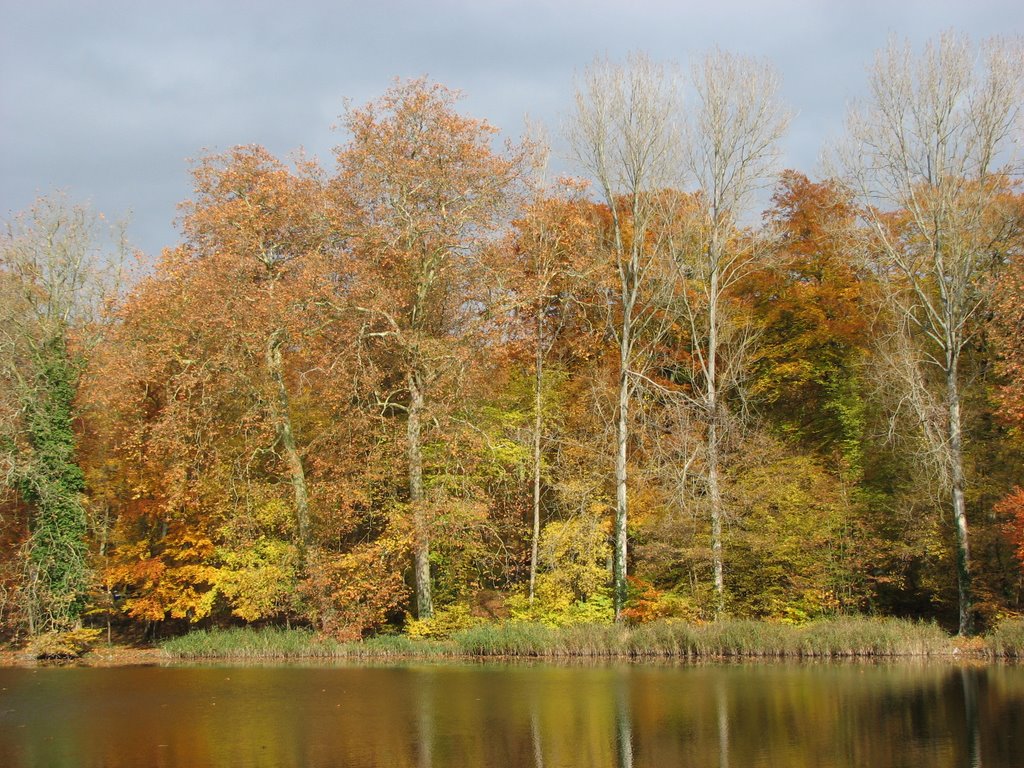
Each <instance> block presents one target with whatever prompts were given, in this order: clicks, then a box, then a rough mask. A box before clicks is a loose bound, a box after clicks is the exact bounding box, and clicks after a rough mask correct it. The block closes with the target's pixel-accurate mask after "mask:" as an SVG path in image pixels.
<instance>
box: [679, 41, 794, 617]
mask: <svg viewBox="0 0 1024 768" xmlns="http://www.w3.org/2000/svg"><path fill="white" fill-rule="evenodd" d="M692 80H693V86H694V90H695V92H696V96H697V104H696V105H695V107H694V109H693V111H692V115H691V119H690V122H689V125H688V128H689V130H688V141H687V153H686V168H687V170H688V172H689V175H690V176H691V177H692V178H693V179H694V180H695V181H696V184H697V189H698V193H697V198H696V204H697V209H698V210H697V213H696V216H695V219H696V220H695V222H694V226H691V227H690V228H689V229H688V231H689V233H690V236H689V237H685V238H682V242H681V243H679V244H677V245H676V246H675V247H674V248H673V251H674V254H673V255H674V260H675V263H676V266H677V269H678V271H679V275H680V280H681V281H682V282H683V283H684V285H685V287H684V288H683V289H682V290H680V291H679V292H678V296H679V299H680V300H679V306H680V308H681V311H680V312H679V315H680V322H681V324H682V325H683V326H684V327H685V328H686V337H687V339H686V346H687V348H688V352H689V357H690V360H691V361H692V369H693V370H692V371H691V373H690V375H689V376H688V377H687V378H688V379H689V381H690V382H691V390H692V398H693V400H694V401H695V402H696V404H697V406H698V409H699V412H700V414H699V420H700V422H702V423H703V425H704V435H705V436H704V451H703V459H704V460H703V479H704V482H705V485H706V497H707V501H708V508H709V512H710V517H711V559H712V569H713V572H714V588H715V595H716V603H717V607H716V613H717V612H721V611H722V609H723V608H724V604H725V576H724V565H723V558H722V523H723V520H724V517H725V509H724V507H723V502H722V490H721V484H722V480H721V473H722V467H721V454H722V441H723V438H724V430H725V429H726V426H727V425H726V414H725V410H724V409H725V407H726V405H725V398H724V397H723V395H724V394H725V392H724V389H725V388H726V387H727V386H728V385H729V382H728V381H727V380H726V379H727V378H733V379H735V378H736V377H737V375H738V374H737V372H735V371H733V372H732V374H731V376H729V377H727V376H725V375H723V374H724V373H725V371H726V370H727V367H728V366H727V363H728V361H727V360H726V359H725V358H724V356H723V352H724V351H725V349H724V345H723V342H724V341H725V335H726V332H727V330H730V329H729V324H730V318H729V317H728V306H727V304H728V300H729V298H728V297H729V294H730V292H731V291H733V289H734V288H735V286H736V284H737V282H738V281H739V280H740V279H741V278H743V277H744V276H745V275H746V274H747V273H749V271H750V269H751V267H752V265H753V264H755V255H756V253H757V248H758V246H759V244H760V238H759V237H757V236H751V235H750V234H749V233H747V232H744V231H743V224H744V217H745V216H747V215H748V214H749V206H750V205H751V203H752V202H753V195H754V193H755V192H757V190H759V189H761V188H763V187H765V186H766V185H768V184H769V183H770V174H771V173H772V170H773V168H772V164H773V162H774V160H775V157H776V154H777V151H778V142H779V139H780V138H781V137H782V134H783V131H784V130H785V127H786V124H787V122H788V117H787V115H786V113H785V111H784V110H783V109H782V107H781V106H780V105H779V102H778V97H777V93H778V87H779V86H778V77H777V75H776V74H775V72H774V71H773V70H772V69H771V68H770V67H769V66H768V65H767V64H765V63H763V62H758V61H755V60H752V59H747V58H744V57H741V56H735V55H732V54H729V53H725V52H723V51H714V52H712V53H710V54H708V55H706V56H705V57H704V58H703V59H701V60H699V61H698V62H697V63H695V65H694V66H693V69H692ZM731 330H735V329H731ZM742 335H743V334H742V333H739V334H733V336H734V337H736V338H740V337H742ZM733 353H734V356H735V358H736V359H739V356H740V352H739V350H738V349H734V350H733ZM734 362H735V360H734Z"/></svg>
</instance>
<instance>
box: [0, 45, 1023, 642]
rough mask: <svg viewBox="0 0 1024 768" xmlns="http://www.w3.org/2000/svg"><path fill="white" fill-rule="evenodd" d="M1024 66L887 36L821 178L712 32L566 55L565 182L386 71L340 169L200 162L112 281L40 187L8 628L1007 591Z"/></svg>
mask: <svg viewBox="0 0 1024 768" xmlns="http://www.w3.org/2000/svg"><path fill="white" fill-rule="evenodd" d="M1022 61H1024V59H1022V57H1021V48H1020V46H1019V44H1018V42H1016V41H1013V42H1005V41H992V42H989V43H986V44H984V45H982V46H980V47H975V46H972V45H971V44H970V42H969V41H967V40H964V39H962V38H960V37H958V36H956V35H953V34H949V35H946V36H944V37H942V38H941V39H940V40H937V41H935V42H933V43H932V44H930V45H928V46H927V47H926V48H925V49H924V50H923V52H921V53H919V54H915V53H914V52H912V51H910V50H909V49H907V48H906V47H903V46H900V45H897V44H893V45H892V46H890V48H889V49H887V50H885V51H883V52H881V53H880V54H879V56H878V58H877V60H876V63H875V65H874V68H873V69H872V71H871V75H870V88H869V95H868V97H867V98H866V100H865V101H864V102H863V103H861V104H858V105H855V106H854V107H853V108H852V109H851V113H850V116H849V119H848V131H847V137H846V140H845V142H844V143H843V144H842V145H841V146H839V147H838V148H837V149H836V150H835V151H834V152H833V153H832V154H833V157H834V163H833V171H832V172H831V173H830V176H829V177H828V178H825V179H823V180H820V181H814V180H811V179H809V178H807V177H806V176H805V175H803V174H801V173H798V172H795V171H786V172H783V173H781V174H779V173H778V171H777V166H776V163H777V145H778V141H779V139H780V138H781V137H782V136H783V134H784V131H785V128H786V123H787V119H788V118H787V113H786V111H785V110H784V109H783V108H782V106H781V105H780V103H779V102H778V100H777V90H778V84H777V78H776V77H775V75H774V73H773V71H772V70H771V68H770V67H769V66H768V65H766V64H764V63H762V62H757V61H753V60H749V59H746V58H743V57H739V56H733V55H730V54H728V53H724V52H720V51H718V52H714V53H712V54H710V55H708V56H706V57H705V58H703V59H700V60H698V61H695V62H694V63H693V65H692V67H691V68H690V70H689V72H688V73H687V74H686V75H684V73H682V72H680V71H679V70H677V69H674V68H672V67H669V66H663V65H660V64H657V63H655V62H652V61H650V60H648V59H647V58H646V57H644V56H642V55H636V56H633V57H631V58H630V59H629V60H628V61H627V62H625V63H624V64H613V63H610V62H598V63H596V64H594V65H593V66H592V67H591V68H590V69H589V70H587V72H586V73H585V74H584V75H583V76H582V77H581V78H580V79H579V82H578V85H577V92H576V94H575V109H574V113H573V118H572V120H571V128H570V130H569V140H570V144H571V146H572V148H573V151H574V154H575V159H576V161H577V169H578V173H579V175H580V179H559V180H557V181H553V180H550V179H547V178H546V176H545V173H544V168H545V165H546V157H545V150H544V148H543V147H542V146H540V145H539V144H538V143H537V142H533V141H526V142H523V143H520V144H515V143H505V144H504V145H502V146H501V147H500V148H499V138H500V137H498V136H497V132H496V131H495V130H494V129H493V128H492V127H491V126H489V125H488V124H487V123H486V122H483V121H479V120H475V119H471V118H468V117H465V116H463V115H461V114H460V113H459V112H458V110H457V104H456V102H457V97H456V94H454V93H453V92H452V91H450V90H448V89H447V88H445V87H443V86H441V85H435V84H431V83H429V82H427V81H424V80H414V81H406V82H398V83H397V84H396V85H394V86H393V87H392V88H391V89H390V90H388V91H387V92H386V93H385V94H384V96H382V97H381V98H380V99H379V100H377V101H374V102H372V103H370V104H368V105H366V106H364V107H360V108H353V109H350V110H349V111H348V112H347V113H346V115H345V116H344V131H345V136H346V138H345V140H344V142H343V143H342V144H341V145H340V146H338V147H337V148H336V150H335V153H334V158H333V160H334V162H333V166H332V167H331V168H330V169H327V168H324V167H322V166H321V165H320V164H318V163H317V162H314V161H312V160H309V159H308V158H305V157H302V156H299V157H296V158H292V159H290V160H289V161H283V160H281V159H279V158H276V157H274V156H272V155H271V154H270V153H268V152H267V151H266V150H264V149H262V148H260V147H254V146H247V147H237V148H235V149H234V150H231V151H229V152H226V153H223V154H217V155H211V156H208V157H205V158H203V159H202V160H200V161H199V162H198V163H196V165H195V166H194V168H193V178H194V183H195V190H194V195H193V197H192V199H191V200H189V201H188V202H186V203H185V204H184V205H183V207H182V219H181V232H182V242H181V244H180V245H179V246H177V247H176V248H174V249H170V250H167V251H165V252H164V253H163V254H162V256H161V257H160V258H159V260H158V261H157V262H156V264H155V266H153V267H152V268H151V269H149V270H146V271H145V273H144V275H143V276H142V277H140V278H138V279H136V280H134V281H133V282H130V283H128V282H126V281H125V280H123V279H121V276H120V272H119V264H120V262H119V261H118V260H117V259H116V258H115V257H114V256H112V253H115V252H117V251H118V247H117V246H118V242H117V241H116V238H115V241H113V246H114V247H111V245H110V244H111V241H110V240H109V239H104V238H105V233H104V230H103V224H102V222H101V221H100V220H99V219H97V218H94V217H90V215H89V213H88V212H87V211H85V210H83V209H81V208H78V207H74V206H71V205H69V204H67V203H65V202H63V201H62V200H60V199H58V198H49V199H45V200H41V201H40V202H39V203H38V204H37V205H36V206H34V207H33V208H32V209H30V210H28V211H26V212H24V213H23V214H21V215H20V216H18V217H16V218H14V219H13V220H12V221H11V222H10V223H9V225H8V227H7V230H6V232H5V234H4V235H3V239H2V241H0V307H2V309H0V313H2V316H0V382H2V389H0V462H2V463H0V479H2V481H3V485H2V496H0V516H2V531H0V623H2V626H3V628H4V630H5V631H6V632H7V633H8V635H9V636H17V635H19V634H23V633H26V632H27V633H38V632H42V631H49V630H60V629H64V628H69V627H73V626H76V625H78V624H80V623H82V622H83V621H84V622H86V623H89V624H92V625H94V626H97V625H101V624H103V623H112V624H114V625H116V626H119V627H121V628H123V629H132V628H135V629H137V630H142V629H144V628H145V629H150V630H153V629H157V628H160V627H164V628H165V629H164V630H163V631H165V632H166V631H177V630H180V629H183V628H185V627H187V626H189V625H193V624H200V625H203V626H209V625H226V624H233V623H254V624H268V623H273V624H282V625H283V624H285V623H289V624H299V625H305V626H312V627H314V628H316V629H317V630H320V631H323V632H325V633H328V634H331V635H334V636H337V637H340V638H352V637H359V636H363V635H366V634H369V633H374V632H380V631H390V630H391V629H393V628H396V627H404V629H405V630H406V631H407V632H409V633H410V634H412V635H414V636H415V635H430V634H444V633H447V632H451V631H454V630H456V629H458V628H460V627H463V626H466V625H468V624H470V623H472V622H473V620H474V617H479V616H487V617H491V618H495V619H505V618H512V619H524V620H533V621H541V622H545V623H549V624H572V623H581V622H588V621H611V620H613V619H616V620H625V621H631V622H644V621H647V620H651V619H655V618H666V617H677V618H681V619H688V620H698V621H699V620H710V619H713V618H716V617H718V616H722V615H732V616H741V617H764V618H770V619H775V620H783V621H790V622H802V621H805V620H808V619H812V618H816V617H822V616H830V615H836V614H848V613H862V612H863V613H873V614H882V615H895V616H910V617H927V618H935V619H938V620H939V621H940V622H942V623H943V624H944V625H946V626H948V627H949V628H951V629H954V628H955V629H958V630H959V632H960V633H962V634H970V633H972V632H973V631H974V630H975V622H976V620H980V621H981V623H982V624H983V625H985V626H992V625H993V624H995V623H997V622H998V621H999V620H1001V619H1002V618H1004V617H1007V616H1012V615H1015V614H1019V613H1020V612H1021V611H1022V608H1024V602H1022V586H1024V571H1022V563H1024V492H1022V491H1021V490H1020V488H1019V487H1017V484H1020V483H1021V482H1022V480H1021V475H1022V466H1024V465H1022V451H1024V439H1022V432H1021V429H1022V428H1024V377H1022V370H1021V365H1022V363H1024V340H1022V339H1024V333H1022V328H1024V264H1022V262H1021V245H1022V242H1024V241H1022V234H1024V230H1022V225H1024V197H1022V195H1021V193H1020V190H1019V188H1018V181H1019V177H1018V175H1017V173H1018V171H1019V166H1017V165H1015V162H1016V160H1017V158H1016V156H1015V155H1014V154H1013V151H1014V142H1015V141H1017V140H1018V139H1019V137H1020V136H1021V121H1020V118H1021V114H1020V112H1021V104H1022V86H1024V74H1022ZM584 179H585V181H584ZM766 189H768V190H771V194H770V205H769V207H768V209H767V210H766V211H765V212H764V213H763V214H762V215H761V216H760V217H758V213H759V212H758V210H757V207H758V206H759V205H763V202H762V203H759V201H763V200H764V199H765V198H766V197H767V196H766V195H764V194H763V193H762V190H766Z"/></svg>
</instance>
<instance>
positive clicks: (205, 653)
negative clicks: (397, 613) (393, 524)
mask: <svg viewBox="0 0 1024 768" xmlns="http://www.w3.org/2000/svg"><path fill="white" fill-rule="evenodd" d="M160 647H161V648H162V649H163V651H164V652H165V653H166V654H168V655H169V656H171V657H173V658H176V659H193V660H194V659H252V660H257V659H344V658H369V657H374V658H388V657H409V656H436V655H443V654H445V653H446V652H448V649H447V648H445V647H444V645H443V644H442V643H437V642H434V641H429V640H411V639H409V638H408V637H404V636H381V637H375V638H372V639H370V640H366V641H363V642H338V641H337V640H333V639H332V638H329V637H325V636H323V635H317V634H315V633H313V632H312V631H310V630H308V629H279V628H273V627H267V628H263V629H248V628H234V629H217V630H211V631H206V630H200V631H198V632H190V633H189V634H187V635H182V636H181V637H175V638H173V639H171V640H166V641H165V642H163V643H162V644H161V646H160Z"/></svg>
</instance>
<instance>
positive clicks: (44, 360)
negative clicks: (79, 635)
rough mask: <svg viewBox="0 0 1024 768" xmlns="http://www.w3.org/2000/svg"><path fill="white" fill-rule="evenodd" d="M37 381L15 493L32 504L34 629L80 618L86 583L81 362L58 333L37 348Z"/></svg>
mask: <svg viewBox="0 0 1024 768" xmlns="http://www.w3.org/2000/svg"><path fill="white" fill-rule="evenodd" d="M35 357H36V364H37V368H36V371H35V376H34V379H33V380H32V381H31V382H26V383H27V384H28V386H27V387H26V391H25V393H24V394H23V396H22V397H23V403H24V413H25V432H26V437H27V442H28V446H29V451H28V455H27V457H26V460H25V461H24V462H23V463H22V467H21V470H20V472H19V476H18V490H19V491H20V493H21V496H22V498H23V499H24V500H25V501H26V502H27V503H28V504H30V505H31V506H32V507H33V513H32V517H31V530H30V535H29V540H28V548H27V558H26V564H25V565H26V570H27V573H26V576H27V579H26V586H27V591H28V605H27V608H28V618H29V629H30V631H31V632H33V633H34V632H42V631H50V630H60V629H67V628H70V627H72V626H74V625H75V624H77V623H78V619H79V615H80V613H81V611H82V608H83V607H84V596H85V590H86V586H87V583H88V566H87V550H86V542H85V536H86V516H85V507H84V504H83V493H84V491H85V477H84V475H83V473H82V470H81V468H80V467H79V466H78V464H77V463H76V460H75V437H74V432H73V430H72V421H73V407H74V398H75V388H76V384H77V379H78V367H77V365H76V364H75V362H74V361H73V360H71V359H70V357H69V355H68V352H67V346H66V342H65V339H64V337H63V335H57V336H54V337H52V338H50V339H48V340H47V341H45V342H43V343H42V344H41V345H40V346H39V348H38V349H37V351H36V355H35Z"/></svg>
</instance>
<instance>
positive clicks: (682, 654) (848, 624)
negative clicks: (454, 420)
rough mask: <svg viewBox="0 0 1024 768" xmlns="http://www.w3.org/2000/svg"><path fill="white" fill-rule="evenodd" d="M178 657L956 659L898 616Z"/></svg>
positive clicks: (189, 639) (1010, 635)
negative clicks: (945, 657) (793, 624)
mask: <svg viewBox="0 0 1024 768" xmlns="http://www.w3.org/2000/svg"><path fill="white" fill-rule="evenodd" d="M993 638H994V639H992V640H990V641H989V645H988V646H987V647H989V648H990V651H989V652H990V653H991V654H992V655H1002V656H1013V655H1016V656H1020V655H1022V651H1024V623H1018V624H1016V625H1012V624H1007V625H1004V628H1003V629H1002V630H1001V633H1000V634H998V635H993ZM162 647H163V649H164V651H165V652H166V653H167V654H168V655H170V656H172V657H174V658H178V659H275V658H276V659H298V658H307V659H317V658H320V659H331V658H334V659H341V658H416V657H452V656H472V657H538V658H541V657H543V658H570V657H578V658H844V657H900V656H904V657H911V656H913V657H928V656H946V655H954V645H953V643H952V641H951V638H950V637H949V636H948V635H946V634H945V633H944V632H943V631H942V630H941V629H939V628H938V627H937V626H935V625H933V624H920V623H915V622H909V621H904V620H900V619H877V618H862V617H858V618H854V617H851V618H838V619H830V620H825V621H816V622H812V623H809V624H805V625H803V626H789V625H784V624H775V623H771V622H764V621H752V620H740V619H734V620H723V621H718V622H714V623H711V624H703V625H695V624H687V623H684V622H667V621H666V622H653V623H651V624H643V625H640V626H636V627H628V626H623V625H611V624H587V625H576V626H567V627H557V628H556V627H549V626H546V625H543V624H531V623H524V622H510V623H506V624H483V625H479V626H475V627H472V628H469V629H465V630H462V631H461V632H457V633H455V634H454V635H453V636H452V637H451V638H450V639H449V640H413V639H410V638H408V637H405V636H382V637H377V638H373V639H370V640H365V641H363V642H345V643H343V642H337V641H335V640H331V639H330V638H326V637H323V636H319V635H316V634H314V633H313V632H311V631H309V630H301V629H298V630H283V629H259V630H253V629H228V630H216V631H211V632H193V633H191V634H189V635H185V636H183V637H178V638H175V639H173V640H168V641H167V642H165V643H164V644H163V646H162Z"/></svg>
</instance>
